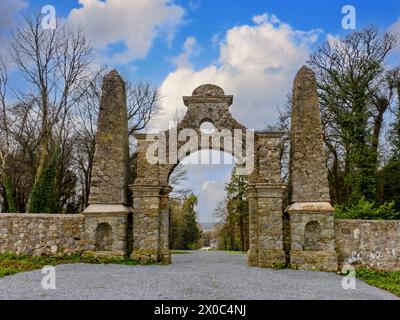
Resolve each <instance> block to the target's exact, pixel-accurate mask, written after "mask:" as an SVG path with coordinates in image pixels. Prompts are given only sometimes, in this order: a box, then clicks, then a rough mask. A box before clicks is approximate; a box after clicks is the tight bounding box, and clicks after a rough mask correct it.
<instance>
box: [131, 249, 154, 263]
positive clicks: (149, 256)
mask: <svg viewBox="0 0 400 320" xmlns="http://www.w3.org/2000/svg"><path fill="white" fill-rule="evenodd" d="M131 259H134V260H137V261H139V262H140V263H143V264H146V263H157V262H158V249H134V250H133V251H132V254H131Z"/></svg>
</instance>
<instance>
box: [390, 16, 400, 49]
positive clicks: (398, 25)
mask: <svg viewBox="0 0 400 320" xmlns="http://www.w3.org/2000/svg"><path fill="white" fill-rule="evenodd" d="M389 30H390V31H392V32H393V34H394V35H396V36H397V46H396V48H395V50H396V51H400V18H398V19H397V21H396V22H395V23H393V24H392V26H391V27H390V28H389Z"/></svg>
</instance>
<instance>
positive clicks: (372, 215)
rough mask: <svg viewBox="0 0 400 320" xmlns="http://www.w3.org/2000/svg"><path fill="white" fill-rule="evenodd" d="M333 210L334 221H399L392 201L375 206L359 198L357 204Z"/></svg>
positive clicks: (341, 206) (399, 218) (398, 213)
mask: <svg viewBox="0 0 400 320" xmlns="http://www.w3.org/2000/svg"><path fill="white" fill-rule="evenodd" d="M335 209H336V213H335V218H336V219H361V220H400V212H397V211H396V209H395V203H394V201H392V202H385V203H384V204H382V205H380V206H377V205H376V204H375V203H374V202H370V201H368V200H366V199H365V198H361V199H360V200H359V202H358V203H357V204H352V205H337V206H335Z"/></svg>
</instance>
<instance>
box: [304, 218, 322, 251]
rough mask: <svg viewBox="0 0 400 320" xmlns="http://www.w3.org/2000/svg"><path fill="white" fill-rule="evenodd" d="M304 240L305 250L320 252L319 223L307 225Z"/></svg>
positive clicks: (314, 222) (312, 222)
mask: <svg viewBox="0 0 400 320" xmlns="http://www.w3.org/2000/svg"><path fill="white" fill-rule="evenodd" d="M304 240H305V241H304V250H306V251H316V250H320V241H321V226H320V225H319V223H318V222H317V221H311V222H309V223H307V224H306V226H305V233H304Z"/></svg>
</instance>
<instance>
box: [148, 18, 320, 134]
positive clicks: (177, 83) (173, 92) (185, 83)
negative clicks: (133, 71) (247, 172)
mask: <svg viewBox="0 0 400 320" xmlns="http://www.w3.org/2000/svg"><path fill="white" fill-rule="evenodd" d="M321 32H322V31H321V30H310V31H302V30H296V29H294V28H293V27H291V26H290V25H289V24H286V23H284V22H282V21H280V20H279V19H278V18H277V17H276V16H274V15H268V14H263V15H260V16H256V17H254V18H253V24H252V25H241V26H236V27H234V28H232V29H230V30H228V31H227V33H226V35H225V37H224V39H223V40H222V41H220V43H219V47H220V54H219V59H218V62H216V63H212V64H210V65H209V66H207V67H205V68H203V69H201V70H195V69H194V68H193V67H192V66H191V65H190V63H188V64H186V65H181V66H178V67H177V68H176V70H175V71H173V72H172V73H170V74H169V75H168V76H167V77H166V79H165V80H164V82H163V83H162V85H161V93H162V96H163V97H164V100H163V104H164V113H163V115H162V116H161V117H160V118H159V119H157V120H156V121H154V122H153V124H152V125H153V126H154V127H159V128H166V127H167V126H168V119H172V118H173V116H174V114H175V113H176V110H178V111H180V110H184V108H185V107H184V106H183V102H182V96H184V95H191V93H192V91H193V89H195V88H196V87H197V86H199V85H201V84H204V83H213V84H216V85H219V86H221V87H222V88H223V89H224V90H225V93H226V94H233V95H235V100H234V105H233V106H232V107H231V110H232V113H233V115H234V116H235V117H236V118H237V119H238V120H240V121H241V122H242V123H243V124H244V125H246V126H247V127H249V128H251V129H263V128H264V127H265V126H266V125H267V124H271V123H273V122H274V121H275V120H276V107H277V106H279V105H282V104H283V103H284V102H285V99H286V95H287V93H288V91H289V90H290V88H291V85H292V80H293V77H294V75H295V73H296V71H297V70H298V69H299V68H300V67H301V66H302V64H304V63H305V61H306V60H307V58H308V56H309V53H310V47H311V45H312V44H313V43H315V42H316V41H317V39H318V36H319V35H320V34H321ZM214 41H215V39H214Z"/></svg>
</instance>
